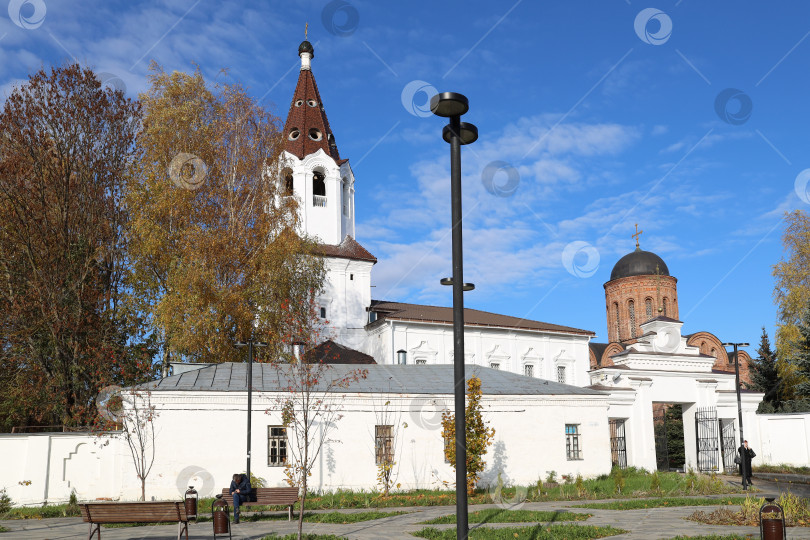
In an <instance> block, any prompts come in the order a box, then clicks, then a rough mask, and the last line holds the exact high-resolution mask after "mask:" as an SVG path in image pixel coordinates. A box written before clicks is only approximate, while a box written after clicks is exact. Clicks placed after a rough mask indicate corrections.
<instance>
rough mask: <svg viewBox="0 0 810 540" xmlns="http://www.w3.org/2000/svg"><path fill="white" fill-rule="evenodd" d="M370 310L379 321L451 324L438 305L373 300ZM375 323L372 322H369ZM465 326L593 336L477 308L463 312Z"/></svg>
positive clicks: (448, 312) (446, 312) (448, 311)
mask: <svg viewBox="0 0 810 540" xmlns="http://www.w3.org/2000/svg"><path fill="white" fill-rule="evenodd" d="M369 311H374V312H377V314H378V316H379V318H378V319H377V320H381V319H394V320H399V321H419V322H431V323H441V324H452V323H453V308H449V307H438V306H423V305H420V304H403V303H401V302H386V301H383V300H372V301H371V307H370V308H369ZM372 324H374V323H372ZM464 325H465V326H494V327H501V328H517V329H520V330H542V331H546V332H560V333H564V334H577V335H581V336H595V335H596V334H595V333H594V332H591V331H590V330H581V329H579V328H572V327H570V326H561V325H559V324H551V323H544V322H540V321H532V320H529V319H521V318H519V317H511V316H509V315H500V314H498V313H490V312H488V311H479V310H477V309H469V308H465V309H464Z"/></svg>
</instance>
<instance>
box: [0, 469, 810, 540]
mask: <svg viewBox="0 0 810 540" xmlns="http://www.w3.org/2000/svg"><path fill="white" fill-rule="evenodd" d="M754 480H755V483H756V487H757V488H758V489H759V490H760V493H757V494H758V495H760V496H776V495H778V494H779V492H781V491H788V490H789V491H792V492H793V493H796V494H797V495H801V496H803V497H807V496H810V485H808V484H788V483H780V482H769V481H761V479H759V478H756V477H755V478H754ZM727 481H730V482H735V481H736V479H733V478H731V477H729V478H727ZM575 504H579V501H555V502H542V503H526V504H524V505H523V508H525V509H527V510H564V509H565V510H569V511H571V512H583V513H590V514H592V515H593V517H591V518H590V519H588V520H587V521H585V522H578V523H579V524H588V525H612V526H614V527H617V528H621V529H625V530H628V531H629V532H628V533H627V534H623V535H620V536H613V537H611V539H616V540H618V539H634V540H648V539H649V540H656V539H661V538H672V537H674V536H678V535H688V536H697V535H707V534H731V533H737V534H743V535H751V536H752V537H754V538H759V528H758V527H725V526H716V525H704V524H701V523H696V522H693V521H687V520H685V519H684V518H685V517H686V516H688V515H690V514H691V513H692V512H694V511H695V509H696V508H695V507H676V508H649V509H644V510H626V511H616V510H592V509H585V508H571V506H573V505H575ZM491 507H493V505H476V506H471V507H470V511H474V510H481V509H484V508H491ZM711 508H712V507H700V509H701V510H704V511H710V510H711ZM381 510H382V511H386V510H390V511H406V512H409V513H407V514H403V515H399V516H392V517H389V518H384V519H378V520H373V521H364V522H360V523H355V524H351V525H337V524H319V523H305V524H304V530H305V531H306V532H311V533H319V534H334V535H338V536H342V537H346V538H350V539H356V540H382V539H394V540H400V539H402V540H405V539H407V540H415V538H416V537H414V536H411V535H410V534H409V533H411V532H414V531H418V530H419V529H421V528H423V527H425V525H422V524H421V522H423V521H425V520H427V519H431V518H435V517H439V516H444V515H447V514H452V513H454V511H455V507H452V506H432V507H413V508H391V509H385V508H384V509H381ZM358 511H362V510H345V512H347V513H350V512H358ZM0 525H2V526H4V527H6V528H8V529H11V532H8V533H3V534H0V540H5V539H9V540H10V539H12V538H13V539H15V540H16V539H18V538H19V539H31V538H37V539H50V540H57V539H63V538H87V531H88V526H87V524H86V523H82V521H81V519H80V518H55V519H43V520H6V521H0ZM516 525H517V526H519V525H520V524H512V523H510V524H489V525H488V526H489V527H509V526H516ZM435 527H437V528H444V527H450V528H452V527H453V526H452V525H435ZM102 531H103V533H102V534H103V536H104V539H105V540H136V539H154V540H158V539H161V540H162V539H173V538H175V537H176V534H177V532H176V526H174V525H159V526H146V527H128V528H121V529H104V528H102ZM212 531H213V526H212V524H211V523H210V522H207V523H192V524H190V526H189V538H193V539H202V538H207V539H210V538H213V532H212ZM295 531H296V523H295V522H293V523H289V522H287V521H260V522H249V523H245V522H242V523H240V524H239V525H233V538H237V539H245V538H249V539H258V538H262V537H264V536H266V535H269V534H273V533H275V534H289V533H293V532H295ZM787 537H788V538H790V539H794V538H796V539H799V538H803V539H808V540H810V528H799V527H796V528H790V529H788V534H787ZM220 538H221V537H220Z"/></svg>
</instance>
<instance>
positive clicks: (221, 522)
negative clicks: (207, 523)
mask: <svg viewBox="0 0 810 540" xmlns="http://www.w3.org/2000/svg"><path fill="white" fill-rule="evenodd" d="M229 510H230V509H229V508H228V503H227V502H225V499H223V498H222V494H221V493H220V494H218V495H217V500H215V501H214V504H212V505H211V514H212V515H213V519H212V522H213V523H214V538H216V537H217V535H218V534H227V535H228V538H231V520H230V517H229V515H228V512H229Z"/></svg>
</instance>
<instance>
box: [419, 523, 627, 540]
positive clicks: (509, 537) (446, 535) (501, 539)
mask: <svg viewBox="0 0 810 540" xmlns="http://www.w3.org/2000/svg"><path fill="white" fill-rule="evenodd" d="M626 532H627V531H625V530H623V529H616V528H614V527H594V526H591V525H552V526H550V527H544V526H542V525H536V526H534V527H504V528H498V529H487V528H486V527H478V528H475V529H471V530H470V535H469V537H468V538H471V539H472V540H479V539H481V540H490V539H491V540H530V539H531V540H551V539H555V538H556V539H559V538H565V539H567V540H586V539H589V538H604V537H605V536H613V535H615V534H622V533H626ZM411 534H413V535H414V536H419V537H422V538H429V539H431V540H455V538H456V530H455V529H442V530H439V529H436V528H433V527H426V528H424V529H421V530H419V531H416V532H415V533H411Z"/></svg>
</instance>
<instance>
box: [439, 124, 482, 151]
mask: <svg viewBox="0 0 810 540" xmlns="http://www.w3.org/2000/svg"><path fill="white" fill-rule="evenodd" d="M458 131H459V133H458V137H459V142H460V143H461V145H462V146H463V145H465V144H472V143H474V142H475V141H477V140H478V128H477V127H475V126H474V125H473V124H470V123H468V122H459V125H458ZM455 134H456V133H455V131H454V130H453V126H452V125H451V124H447V125H446V126H444V129H443V130H442V138H443V139H444V142H446V143H450V142H451V141H452V140H453V136H454V135H455Z"/></svg>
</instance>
